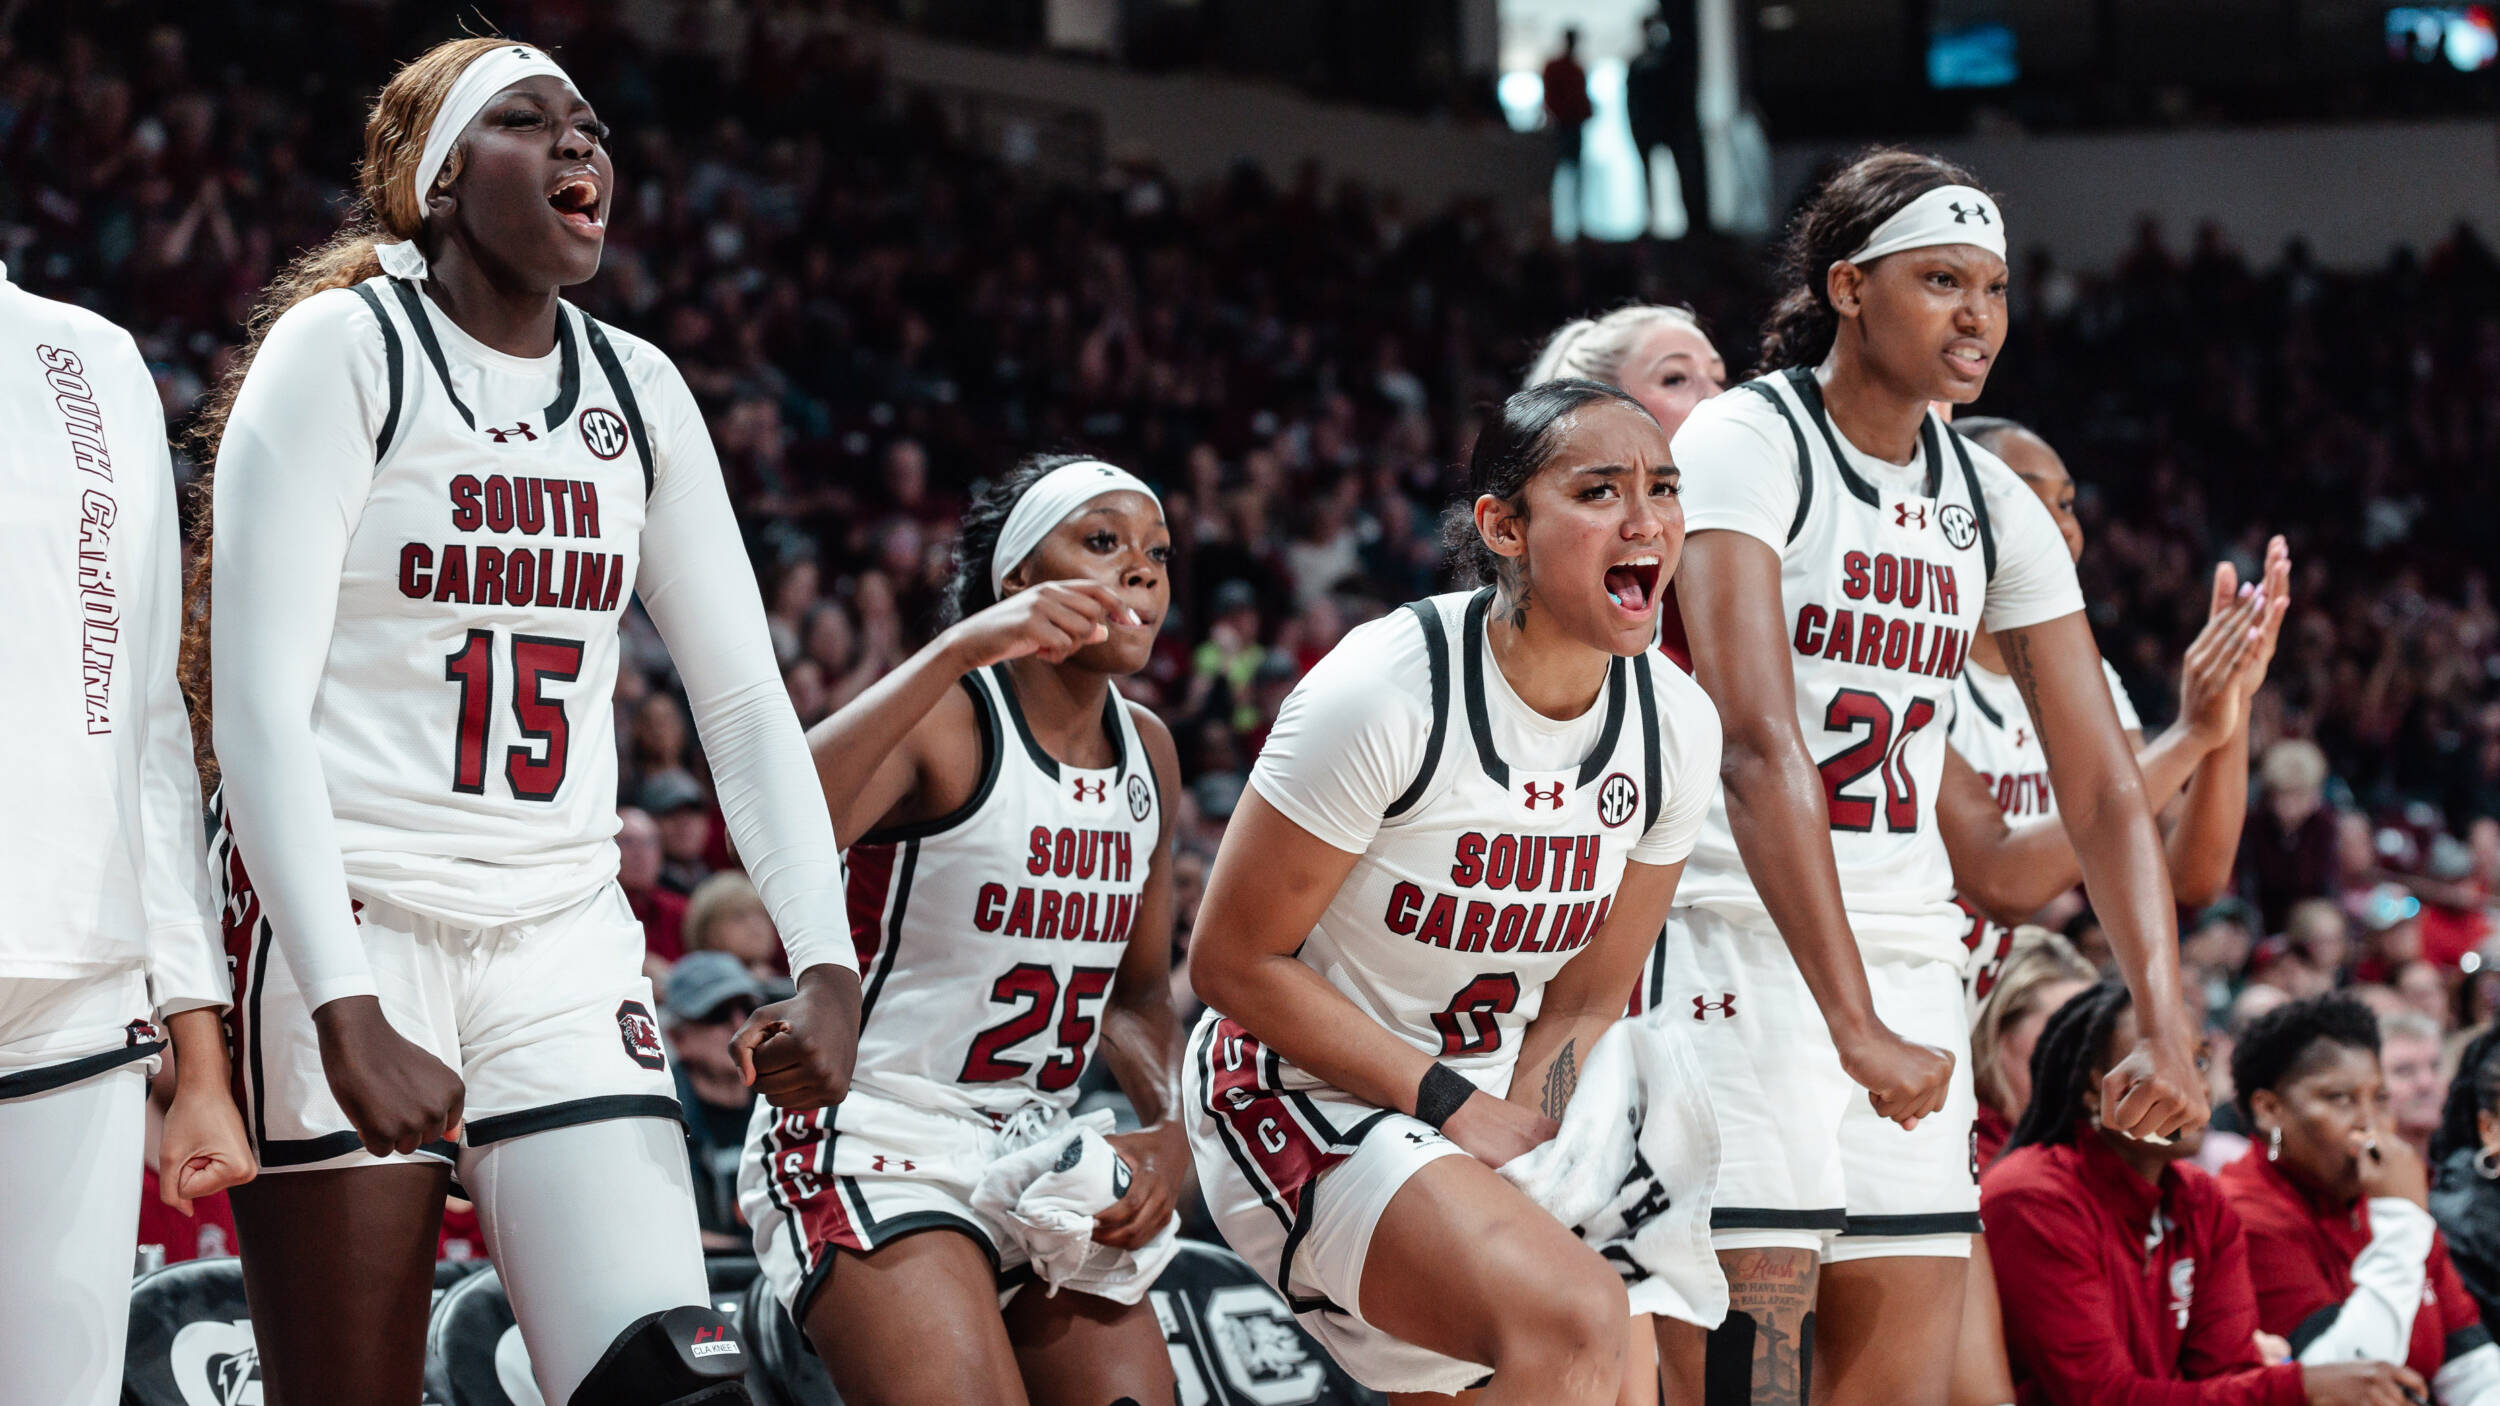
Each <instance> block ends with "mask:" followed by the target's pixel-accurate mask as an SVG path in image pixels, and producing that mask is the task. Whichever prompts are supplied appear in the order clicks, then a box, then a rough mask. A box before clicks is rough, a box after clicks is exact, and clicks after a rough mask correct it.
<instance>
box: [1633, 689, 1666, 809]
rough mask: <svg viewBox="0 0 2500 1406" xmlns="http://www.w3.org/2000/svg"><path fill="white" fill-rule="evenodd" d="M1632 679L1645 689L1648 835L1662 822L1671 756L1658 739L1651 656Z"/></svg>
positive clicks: (1643, 737) (1643, 721)
mask: <svg viewBox="0 0 2500 1406" xmlns="http://www.w3.org/2000/svg"><path fill="white" fill-rule="evenodd" d="M1632 679H1633V681H1634V682H1635V683H1638V684H1639V685H1640V691H1641V740H1642V743H1643V748H1642V750H1644V751H1645V752H1647V753H1648V755H1649V772H1648V775H1649V789H1648V790H1647V791H1645V792H1643V793H1642V811H1641V834H1642V836H1643V837H1644V838H1646V837H1647V836H1648V834H1649V832H1650V831H1651V830H1652V829H1655V828H1656V827H1657V824H1658V810H1659V807H1660V806H1661V805H1663V804H1664V800H1663V798H1662V797H1661V796H1660V795H1659V794H1658V793H1659V792H1660V791H1661V790H1663V789H1664V788H1665V786H1666V779H1667V759H1666V755H1665V749H1664V748H1663V747H1662V746H1661V745H1660V743H1659V739H1658V685H1657V683H1656V681H1655V680H1653V679H1651V678H1650V675H1649V656H1648V655H1646V654H1644V655H1642V656H1641V658H1640V662H1638V663H1636V664H1634V665H1633V666H1632Z"/></svg>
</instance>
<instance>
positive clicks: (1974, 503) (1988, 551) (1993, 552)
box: [1930, 421, 1997, 581]
mask: <svg viewBox="0 0 2500 1406" xmlns="http://www.w3.org/2000/svg"><path fill="white" fill-rule="evenodd" d="M1930 423H1933V422H1932V421H1931V422H1930ZM1945 438H1946V439H1949V440H1951V441H1953V457H1954V458H1956V459H1959V460H1961V462H1962V482H1963V484H1964V485H1965V486H1966V487H1968V488H1969V489H1970V515H1971V518H1972V520H1973V521H1975V522H1977V523H1978V524H1979V555H1980V559H1981V560H1982V561H1984V562H1986V563H1987V570H1988V579H1989V580H1990V581H1994V580H1996V579H1997V534H1996V530H1995V529H1994V528H1992V527H1990V526H1989V525H1988V495H1987V494H1986V493H1983V492H1981V491H1980V488H1979V470H1978V468H1977V467H1976V466H1974V465H1973V464H1972V463H1971V461H1970V445H1969V444H1967V443H1966V442H1964V436H1962V435H1961V434H1960V433H1958V432H1954V431H1952V430H1951V429H1950V428H1949V427H1948V429H1947V432H1946V434H1945Z"/></svg>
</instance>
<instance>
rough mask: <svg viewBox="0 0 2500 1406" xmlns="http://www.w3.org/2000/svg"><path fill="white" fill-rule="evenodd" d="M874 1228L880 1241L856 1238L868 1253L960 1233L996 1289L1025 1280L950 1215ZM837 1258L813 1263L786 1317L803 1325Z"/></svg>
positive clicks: (983, 1236) (926, 1214)
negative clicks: (985, 1260) (938, 1233)
mask: <svg viewBox="0 0 2500 1406" xmlns="http://www.w3.org/2000/svg"><path fill="white" fill-rule="evenodd" d="M841 1180H842V1181H845V1182H850V1183H851V1186H852V1188H853V1189H854V1190H856V1189H857V1188H858V1185H859V1184H858V1183H857V1182H855V1181H851V1178H849V1177H843V1178H841ZM833 1194H834V1195H836V1196H839V1195H841V1193H840V1192H839V1191H836V1192H834V1193H833ZM853 1205H854V1207H855V1208H856V1209H861V1210H864V1209H865V1207H866V1203H865V1201H855V1202H854V1203H853ZM875 1224H876V1231H884V1232H886V1233H885V1234H884V1235H883V1236H882V1237H881V1238H877V1239H870V1237H871V1236H872V1235H875V1234H876V1231H863V1232H862V1233H861V1235H860V1237H859V1238H860V1239H862V1240H866V1241H868V1249H869V1251H870V1252H874V1251H877V1250H882V1249H884V1248H885V1247H886V1246H888V1245H891V1244H893V1243H894V1242H895V1241H897V1240H900V1239H902V1238H904V1237H905V1236H909V1235H917V1234H919V1233H920V1232H921V1231H924V1230H954V1231H961V1232H962V1233H963V1234H965V1235H968V1236H970V1237H971V1238H972V1243H973V1244H975V1245H978V1246H980V1247H981V1253H982V1254H984V1255H987V1256H989V1261H990V1277H991V1278H992V1279H995V1280H997V1281H998V1287H1000V1288H1002V1289H1003V1288H1006V1287H1007V1286H1008V1285H1009V1284H1010V1283H1017V1284H1021V1283H1022V1282H1024V1279H1025V1278H1026V1277H1028V1276H1027V1275H1026V1267H1025V1266H1022V1265H1019V1266H1017V1267H1016V1268H1015V1269H1001V1268H999V1265H998V1247H997V1246H996V1245H993V1244H991V1243H990V1237H989V1232H987V1231H985V1230H983V1229H982V1228H981V1227H980V1226H979V1225H978V1224H976V1223H974V1222H972V1221H969V1220H966V1219H964V1218H963V1217H962V1216H959V1215H956V1214H955V1213H954V1212H952V1211H913V1212H912V1213H910V1214H909V1215H901V1216H896V1217H895V1218H894V1219H892V1220H887V1221H877V1222H876V1223H875ZM838 1258H840V1256H839V1255H833V1254H828V1255H826V1256H825V1257H824V1258H823V1259H821V1260H818V1261H817V1262H816V1266H815V1268H813V1269H810V1270H808V1271H807V1273H806V1275H805V1276H804V1277H802V1278H801V1279H800V1280H799V1291H798V1292H797V1293H796V1294H794V1295H792V1296H791V1299H790V1309H791V1313H790V1316H791V1317H792V1318H793V1319H796V1320H797V1321H799V1322H801V1323H804V1322H806V1321H807V1306H808V1304H809V1303H810V1302H811V1301H812V1300H813V1299H814V1298H815V1297H816V1294H817V1292H818V1291H819V1290H821V1289H823V1288H824V1287H825V1280H826V1279H828V1278H830V1277H831V1276H832V1274H833V1263H834V1261H835V1260H836V1259H838ZM799 1340H800V1341H801V1342H806V1341H807V1335H806V1334H804V1333H801V1334H800V1335H799ZM807 1350H808V1351H809V1352H811V1353H812V1352H814V1351H815V1350H816V1345H815V1344H814V1343H812V1342H810V1343H808V1344H807Z"/></svg>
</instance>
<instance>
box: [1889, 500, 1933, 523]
mask: <svg viewBox="0 0 2500 1406" xmlns="http://www.w3.org/2000/svg"><path fill="white" fill-rule="evenodd" d="M1892 525H1893V526H1895V527H1918V528H1924V527H1925V526H1927V505H1926V504H1925V503H1895V504H1893V505H1892Z"/></svg>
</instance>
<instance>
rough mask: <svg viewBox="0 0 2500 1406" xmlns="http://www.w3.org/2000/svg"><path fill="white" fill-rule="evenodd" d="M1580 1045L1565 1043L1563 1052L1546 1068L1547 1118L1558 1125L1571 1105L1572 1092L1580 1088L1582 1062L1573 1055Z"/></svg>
mask: <svg viewBox="0 0 2500 1406" xmlns="http://www.w3.org/2000/svg"><path fill="white" fill-rule="evenodd" d="M1579 1043H1580V1042H1579V1041H1578V1040H1576V1039H1573V1040H1565V1041H1563V1047H1562V1050H1561V1052H1560V1053H1558V1054H1556V1055H1555V1056H1554V1062H1553V1063H1552V1064H1549V1065H1547V1066H1546V1067H1545V1098H1544V1103H1543V1107H1544V1110H1545V1116H1546V1117H1548V1118H1551V1119H1553V1120H1554V1121H1555V1122H1558V1123H1559V1122H1561V1121H1562V1116H1563V1110H1564V1109H1565V1108H1567V1107H1569V1106H1570V1105H1571V1091H1572V1090H1573V1089H1576V1088H1578V1087H1579V1086H1580V1061H1579V1060H1578V1059H1576V1058H1574V1057H1573V1054H1572V1049H1573V1047H1574V1046H1576V1045H1578V1044H1579Z"/></svg>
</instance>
